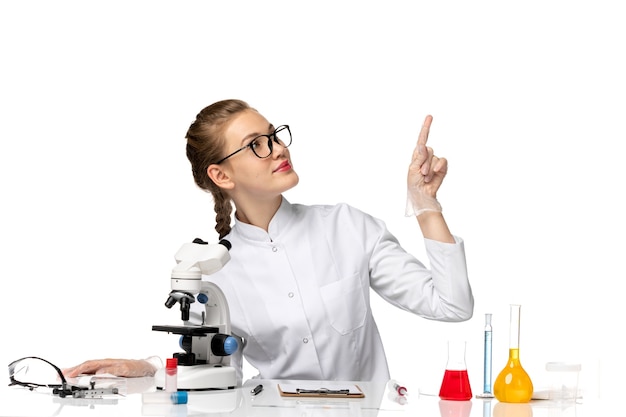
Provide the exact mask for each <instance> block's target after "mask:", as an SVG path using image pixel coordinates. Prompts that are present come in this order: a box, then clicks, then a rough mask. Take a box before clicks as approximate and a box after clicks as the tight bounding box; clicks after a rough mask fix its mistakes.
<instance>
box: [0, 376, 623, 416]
mask: <svg viewBox="0 0 626 417" xmlns="http://www.w3.org/2000/svg"><path fill="white" fill-rule="evenodd" d="M310 382H311V381H307V382H306V383H310ZM278 383H281V384H283V383H291V384H293V383H295V384H297V383H298V381H277V380H267V381H261V380H249V381H247V382H246V383H244V385H243V386H242V387H240V388H236V389H232V390H227V391H202V392H190V393H189V399H188V403H187V404H184V405H167V404H165V405H161V404H144V403H143V402H142V395H141V393H142V392H150V391H154V390H155V387H154V382H153V379H152V378H131V379H127V380H126V387H125V389H124V390H123V391H124V392H123V394H125V395H123V396H122V395H116V396H110V397H105V398H101V399H76V398H59V397H57V396H53V395H52V394H50V393H39V392H31V391H29V390H27V389H25V388H21V387H8V386H6V385H5V386H2V387H1V388H0V398H1V401H0V416H3V417H4V416H11V417H20V416H29V417H34V416H81V417H84V416H116V417H121V416H172V417H185V416H246V417H247V416H272V417H278V416H298V417H305V416H368V417H374V416H378V417H385V416H400V415H411V416H433V417H474V416H481V417H489V416H494V417H530V416H533V417H541V416H546V417H556V416H563V417H566V416H567V417H569V416H572V417H574V416H575V417H581V416H597V415H600V414H598V413H600V412H609V411H613V412H615V411H619V410H612V409H611V407H609V406H608V405H607V404H604V403H602V402H600V401H585V400H579V402H578V403H574V402H568V403H558V402H553V401H548V400H533V401H531V402H530V403H527V404H507V403H500V402H499V401H497V400H496V399H491V400H484V399H478V398H473V399H472V400H470V401H442V400H440V399H439V398H438V397H437V396H430V395H419V393H417V392H416V393H411V392H409V394H408V396H406V397H397V396H394V395H392V393H391V392H390V391H389V390H388V389H387V387H386V384H374V383H371V382H354V381H352V382H349V383H351V384H357V385H358V386H359V387H360V388H361V389H362V390H363V392H364V393H365V397H364V398H352V399H337V398H286V397H281V396H280V394H279V391H278V388H277V384H278ZM258 384H262V385H263V387H264V389H263V391H261V393H259V394H258V395H252V394H251V392H250V391H251V389H252V388H254V387H255V386H256V385H258ZM321 384H322V385H323V383H321Z"/></svg>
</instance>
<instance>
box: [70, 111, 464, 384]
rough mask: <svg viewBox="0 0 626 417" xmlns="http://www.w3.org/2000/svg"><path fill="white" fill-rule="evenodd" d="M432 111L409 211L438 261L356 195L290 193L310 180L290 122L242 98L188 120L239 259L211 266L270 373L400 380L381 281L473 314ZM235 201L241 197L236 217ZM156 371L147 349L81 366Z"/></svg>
mask: <svg viewBox="0 0 626 417" xmlns="http://www.w3.org/2000/svg"><path fill="white" fill-rule="evenodd" d="M431 122H432V117H430V116H427V117H426V119H425V122H424V125H423V126H422V130H421V132H420V135H419V138H418V142H417V146H416V148H415V151H414V153H413V158H412V161H411V164H410V166H409V172H408V178H407V181H408V182H407V184H408V198H407V214H409V215H416V217H417V221H418V224H419V227H420V229H421V231H422V234H423V236H424V238H425V245H426V250H427V254H428V257H429V260H430V264H431V267H432V269H431V270H429V269H428V268H426V267H425V266H424V264H422V263H421V262H420V261H419V260H417V259H416V258H415V257H413V256H412V255H410V254H408V253H406V252H405V251H404V250H403V249H402V248H401V247H400V245H399V243H398V241H397V240H396V239H395V238H394V237H393V236H392V235H391V234H390V233H389V232H388V231H387V229H386V227H385V225H384V223H383V222H382V221H380V220H378V219H375V218H373V217H372V216H370V215H368V214H366V213H363V212H361V211H360V210H357V209H355V208H353V207H351V206H349V205H346V204H338V205H334V206H321V205H318V206H304V205H297V204H291V203H290V202H288V201H287V200H286V199H285V198H284V197H283V195H282V193H284V192H285V191H287V190H289V189H291V188H292V187H294V186H295V185H296V184H298V175H297V174H296V172H295V171H294V169H293V164H292V160H291V157H290V153H289V149H288V146H289V145H290V144H291V131H290V128H289V127H288V126H287V125H280V126H274V125H273V124H272V123H270V122H269V121H268V120H267V119H265V117H263V116H262V115H261V114H260V113H259V112H258V111H256V110H255V109H253V108H251V107H250V106H249V105H248V104H247V103H245V102H243V101H240V100H224V101H219V102H216V103H214V104H212V105H210V106H208V107H206V108H205V109H203V110H202V111H201V112H200V113H199V114H198V116H197V119H196V121H195V122H194V123H193V124H192V125H191V126H190V128H189V130H188V132H187V157H188V158H189V161H190V162H191V166H192V172H193V176H194V179H195V181H196V183H197V185H198V186H199V187H200V188H202V189H204V190H206V191H208V192H210V193H211V194H212V195H213V199H214V203H215V212H216V230H217V232H218V234H219V236H220V238H226V239H227V240H229V241H230V242H231V244H232V249H231V250H230V256H231V260H230V262H229V263H228V264H226V266H225V267H224V268H223V269H222V270H221V271H219V272H217V273H215V274H212V275H210V276H208V277H207V279H209V280H210V281H212V282H214V283H215V284H217V285H218V286H219V287H220V288H221V289H222V291H223V292H224V294H225V295H226V298H227V300H228V303H229V308H230V315H231V327H232V332H233V334H235V335H236V336H238V337H241V338H243V340H245V347H244V349H240V350H239V351H238V352H237V353H236V354H235V355H233V357H232V358H231V364H233V366H235V368H236V369H237V370H238V377H239V378H238V379H239V381H241V376H242V375H241V364H242V355H244V356H245V357H246V359H247V360H248V362H249V363H250V364H251V365H252V366H254V367H255V368H256V369H257V370H258V371H259V377H260V378H263V379H316V380H352V381H360V380H385V381H386V380H388V379H389V371H388V367H387V361H386V358H385V352H384V349H383V344H382V341H381V338H380V335H379V333H378V330H377V327H376V323H375V321H374V318H373V316H372V311H371V308H370V302H369V289H370V288H372V289H373V290H374V291H376V292H377V293H378V294H380V295H381V296H382V297H383V298H384V299H386V300H387V301H389V302H390V303H392V304H394V305H396V306H398V307H399V308H402V309H404V310H407V311H409V312H412V313H414V314H417V315H419V316H422V317H425V318H428V319H432V320H439V321H450V322H452V321H464V320H468V319H469V318H471V316H472V312H473V307H474V300H473V296H472V291H471V287H470V284H469V281H468V277H467V270H466V263H465V252H464V247H463V241H462V240H461V239H460V238H457V237H454V236H453V235H452V234H451V233H450V231H449V229H448V227H447V224H446V222H445V220H444V217H443V215H442V213H441V207H440V206H439V204H438V202H437V199H436V196H437V191H438V189H439V187H440V185H441V183H442V181H443V179H444V177H445V175H446V172H447V161H446V160H445V159H444V158H438V157H436V156H435V155H434V153H433V150H432V148H430V147H427V146H426V142H427V139H428V133H429V129H430V125H431ZM232 204H234V207H235V215H234V225H233V227H232V228H231V224H232V220H233V219H232ZM94 372H108V373H114V374H118V375H123V376H139V375H147V374H150V373H152V372H154V366H153V365H151V364H150V363H149V362H147V361H133V360H123V359H112V360H96V361H87V362H85V363H83V364H81V365H79V366H77V367H74V368H72V369H69V370H66V374H68V375H69V376H75V375H78V374H80V373H94Z"/></svg>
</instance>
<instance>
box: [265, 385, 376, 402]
mask: <svg viewBox="0 0 626 417" xmlns="http://www.w3.org/2000/svg"><path fill="white" fill-rule="evenodd" d="M277 388H278V392H279V393H280V396H281V397H291V398H293V397H298V398H300V397H315V398H364V397H365V394H364V393H363V390H361V387H359V386H358V385H355V384H336V383H325V382H322V383H317V384H315V383H305V384H278V385H277Z"/></svg>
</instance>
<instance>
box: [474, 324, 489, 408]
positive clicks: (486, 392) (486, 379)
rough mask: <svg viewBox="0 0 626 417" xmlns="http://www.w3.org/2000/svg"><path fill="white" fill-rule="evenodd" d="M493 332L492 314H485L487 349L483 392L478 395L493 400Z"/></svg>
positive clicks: (484, 362)
mask: <svg viewBox="0 0 626 417" xmlns="http://www.w3.org/2000/svg"><path fill="white" fill-rule="evenodd" d="M492 332H493V328H492V327H491V314H490V313H487V314H485V334H484V336H485V339H484V342H485V347H484V354H483V392H482V394H478V395H476V397H477V398H493V392H492V391H491V365H492V360H491V357H492V356H491V347H492V340H493V339H492Z"/></svg>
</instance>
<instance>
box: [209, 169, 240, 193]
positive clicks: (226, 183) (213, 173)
mask: <svg viewBox="0 0 626 417" xmlns="http://www.w3.org/2000/svg"><path fill="white" fill-rule="evenodd" d="M206 172H207V175H208V176H209V178H211V180H212V181H213V182H214V183H215V185H217V186H218V187H220V188H224V189H227V190H230V189H232V188H233V187H234V186H235V184H234V183H233V181H232V180H231V178H230V176H229V175H228V173H227V172H226V171H224V170H223V169H222V167H220V166H219V165H216V164H212V165H209V167H208V168H207V169H206Z"/></svg>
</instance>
